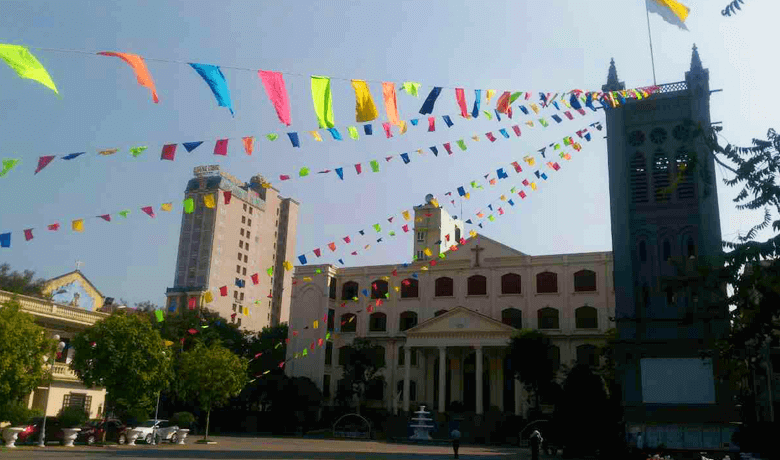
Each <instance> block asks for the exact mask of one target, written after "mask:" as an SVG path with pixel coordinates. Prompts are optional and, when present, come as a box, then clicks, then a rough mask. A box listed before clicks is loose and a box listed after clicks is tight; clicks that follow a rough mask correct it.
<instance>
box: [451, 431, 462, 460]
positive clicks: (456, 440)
mask: <svg viewBox="0 0 780 460" xmlns="http://www.w3.org/2000/svg"><path fill="white" fill-rule="evenodd" d="M450 437H451V438H452V450H453V452H454V453H455V456H454V457H453V458H458V448H459V447H460V431H458V429H457V428H455V429H454V430H452V432H451V433H450Z"/></svg>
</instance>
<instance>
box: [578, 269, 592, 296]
mask: <svg viewBox="0 0 780 460" xmlns="http://www.w3.org/2000/svg"><path fill="white" fill-rule="evenodd" d="M595 290H596V272H594V271H590V270H580V271H578V272H577V273H575V274H574V292H588V291H595Z"/></svg>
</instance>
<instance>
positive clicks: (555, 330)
mask: <svg viewBox="0 0 780 460" xmlns="http://www.w3.org/2000/svg"><path fill="white" fill-rule="evenodd" d="M536 329H537V330H539V331H544V332H563V329H561V328H558V329H545V328H541V327H538V328H536Z"/></svg>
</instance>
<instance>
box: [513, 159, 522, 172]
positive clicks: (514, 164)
mask: <svg viewBox="0 0 780 460" xmlns="http://www.w3.org/2000/svg"><path fill="white" fill-rule="evenodd" d="M512 166H514V167H515V172H523V168H521V167H520V164H518V163H517V162H516V161H513V162H512Z"/></svg>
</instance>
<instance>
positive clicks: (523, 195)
mask: <svg viewBox="0 0 780 460" xmlns="http://www.w3.org/2000/svg"><path fill="white" fill-rule="evenodd" d="M518 195H520V198H523V199H525V192H523V191H522V190H521V191H520V193H518Z"/></svg>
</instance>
